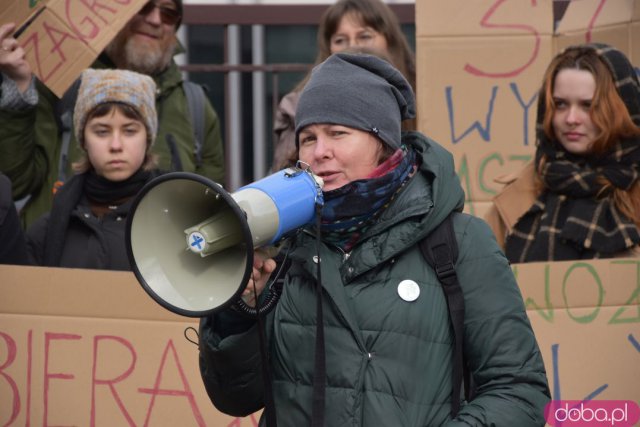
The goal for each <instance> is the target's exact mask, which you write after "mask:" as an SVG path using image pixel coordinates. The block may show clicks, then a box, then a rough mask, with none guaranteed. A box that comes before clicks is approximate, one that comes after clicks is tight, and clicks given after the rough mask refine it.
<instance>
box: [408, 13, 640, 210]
mask: <svg viewBox="0 0 640 427" xmlns="http://www.w3.org/2000/svg"><path fill="white" fill-rule="evenodd" d="M639 4H640V0H621V1H607V2H602V1H601V0H580V1H572V2H571V3H570V5H569V7H568V8H567V9H566V12H565V14H564V15H563V18H562V20H561V22H560V23H559V25H558V28H557V30H556V31H552V30H551V28H552V27H553V2H552V1H551V0H542V1H536V2H531V1H526V0H521V1H519V0H514V1H499V0H497V1H490V2H487V1H483V0H451V1H438V0H416V35H417V39H416V57H417V58H416V59H417V60H416V64H417V76H418V77H417V88H416V95H417V109H418V114H417V115H418V130H420V131H422V132H424V133H425V134H427V135H429V136H431V137H432V138H434V139H435V140H436V141H438V142H439V143H440V144H442V145H443V146H444V147H445V148H447V149H448V150H449V151H451V152H452V153H453V155H454V159H455V162H456V170H457V171H458V173H459V175H460V179H461V182H462V184H463V187H464V190H465V193H466V197H467V202H488V201H490V200H491V198H492V197H493V196H494V195H495V194H496V193H497V192H498V191H500V189H501V188H502V185H500V184H498V183H496V182H495V179H496V178H497V177H499V176H502V175H505V174H510V173H513V172H516V171H518V170H519V169H520V168H521V167H522V166H523V165H524V164H525V163H526V162H527V161H528V160H529V159H531V158H532V156H533V154H534V152H535V121H536V103H537V91H538V90H539V88H540V85H541V83H542V77H543V74H544V71H545V69H546V68H547V66H548V64H549V61H550V60H551V58H552V57H553V55H555V54H556V53H557V52H558V51H560V50H561V49H564V48H565V47H567V46H569V45H572V44H576V43H584V42H587V41H590V42H603V43H609V44H612V45H613V46H615V47H617V48H618V49H620V50H621V51H623V52H625V53H627V54H629V56H630V58H631V59H632V61H634V63H635V65H636V66H638V60H637V59H636V58H640V28H639V27H638V22H633V23H632V22H631V20H632V17H634V16H637V14H638V8H639V7H640V6H638V5H639ZM523 10H527V13H523V12H522V11H523ZM634 19H635V18H634ZM469 211H471V209H469Z"/></svg>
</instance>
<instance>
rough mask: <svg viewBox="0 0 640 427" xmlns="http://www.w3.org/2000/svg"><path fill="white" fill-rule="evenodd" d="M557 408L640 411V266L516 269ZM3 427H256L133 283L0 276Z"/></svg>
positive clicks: (54, 272)
mask: <svg viewBox="0 0 640 427" xmlns="http://www.w3.org/2000/svg"><path fill="white" fill-rule="evenodd" d="M513 270H514V273H515V274H516V276H517V278H518V282H519V285H520V288H521V291H522V295H523V299H524V301H525V304H526V306H527V313H528V315H529V318H530V320H531V323H532V326H533V328H534V332H535V334H536V337H537V339H538V343H539V346H540V349H541V351H542V355H543V358H544V361H545V366H546V369H547V375H548V379H549V385H550V388H551V390H552V394H553V398H554V399H557V400H559V399H564V400H569V399H570V400H582V399H585V398H587V397H590V398H593V399H621V400H634V401H638V400H640V388H639V387H638V385H637V378H640V260H634V259H615V260H596V261H575V262H553V263H532V264H516V265H514V266H513ZM0 277H2V281H1V282H0V295H2V298H0V425H6V426H18V425H95V426H111V425H147V426H150V427H154V426H167V427H168V426H176V425H180V426H192V425H193V426H216V427H219V426H228V427H232V426H233V427H250V426H251V427H256V426H257V422H258V419H259V414H254V415H252V416H250V417H246V418H234V417H229V416H226V415H223V414H220V413H219V412H218V411H216V410H215V408H214V407H213V405H212V404H211V402H210V401H209V398H208V396H207V394H206V391H205V390H204V386H203V384H202V380H201V378H200V373H199V370H198V349H197V347H196V345H195V344H193V343H192V342H190V341H188V340H187V339H186V338H185V333H186V334H187V336H189V337H190V338H191V339H192V340H197V337H196V336H195V333H193V331H192V330H187V328H189V327H194V328H197V322H196V321H195V319H189V318H184V317H180V316H177V315H174V314H173V313H171V312H169V311H166V310H165V309H163V308H161V307H160V306H159V305H158V304H157V303H155V302H154V301H153V300H152V299H151V298H150V297H149V296H148V295H147V294H146V293H144V291H143V290H142V288H141V286H140V285H139V284H138V282H137V281H136V279H135V278H134V276H133V274H132V273H128V272H109V271H91V270H80V269H60V268H41V267H19V266H0Z"/></svg>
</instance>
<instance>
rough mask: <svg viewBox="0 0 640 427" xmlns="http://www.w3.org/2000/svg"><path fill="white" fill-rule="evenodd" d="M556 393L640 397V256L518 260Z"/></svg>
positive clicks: (559, 396)
mask: <svg viewBox="0 0 640 427" xmlns="http://www.w3.org/2000/svg"><path fill="white" fill-rule="evenodd" d="M513 270H514V273H515V274H516V277H517V279H518V284H519V286H520V289H521V291H522V295H523V298H524V301H525V304H526V307H527V313H528V315H529V319H530V320H531V324H532V326H533V329H534V331H535V334H536V338H537V339H538V344H539V346H540V350H541V351H542V355H543V358H544V361H545V367H546V370H547V378H548V380H549V387H550V388H551V393H552V397H553V399H554V400H584V399H598V400H632V401H635V402H639V401H640V387H639V386H638V378H640V344H639V343H640V260H639V259H611V260H590V261H566V262H549V263H530V264H514V265H513Z"/></svg>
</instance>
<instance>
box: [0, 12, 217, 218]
mask: <svg viewBox="0 0 640 427" xmlns="http://www.w3.org/2000/svg"><path fill="white" fill-rule="evenodd" d="M182 11H183V10H182V0H153V1H149V2H148V3H146V4H145V5H144V6H143V7H142V8H141V9H140V11H139V12H138V13H137V14H136V15H134V16H133V17H132V18H131V19H130V20H129V21H128V22H127V24H126V25H125V26H124V28H122V29H121V30H120V32H119V33H118V34H117V35H116V36H115V38H114V39H113V40H112V41H111V42H110V44H109V45H108V46H107V47H106V48H105V50H104V51H103V52H102V54H101V55H100V56H99V57H98V58H97V59H96V61H95V62H94V63H93V64H92V66H91V68H118V69H126V70H131V71H136V72H138V73H142V74H147V75H149V76H151V77H152V78H153V79H154V80H155V83H156V86H157V88H158V92H157V94H156V109H157V111H158V122H159V129H158V139H157V143H156V144H155V145H154V147H153V152H154V153H155V154H157V155H158V162H159V167H160V169H162V170H166V171H170V170H173V171H175V170H182V171H186V172H195V173H198V174H200V175H203V176H206V177H208V178H210V179H213V180H214V181H216V182H218V183H220V184H224V153H223V143H222V137H221V132H220V122H219V119H218V115H217V114H216V112H215V110H214V109H213V106H212V105H211V103H210V102H209V100H208V99H204V102H203V104H204V106H203V109H204V112H203V114H202V115H201V116H200V117H202V118H203V120H202V121H201V122H203V123H200V124H201V125H202V126H197V128H198V129H196V128H195V127H194V123H193V122H194V121H197V120H193V116H194V113H193V112H190V110H189V105H188V100H187V96H186V92H185V87H186V82H184V81H183V79H182V74H181V73H180V70H179V68H178V66H177V64H176V63H175V61H174V59H173V57H174V55H176V54H178V53H181V52H183V49H182V46H181V45H180V43H179V42H178V39H177V36H176V33H177V30H178V28H179V26H180V24H181V22H182ZM15 30H16V27H15V25H14V24H13V23H8V24H4V25H0V73H1V76H2V82H1V86H0V172H4V173H5V174H6V175H7V176H8V177H9V178H10V179H11V181H12V183H13V198H14V200H16V201H17V202H18V204H23V205H24V207H23V208H22V209H21V220H22V225H23V226H24V227H25V228H26V227H28V226H29V225H30V224H31V222H33V221H34V220H35V219H36V218H38V217H39V216H40V215H41V214H43V213H44V212H47V211H48V210H50V208H51V204H52V200H53V196H54V193H55V191H56V190H57V188H59V186H60V185H62V184H63V183H64V181H65V179H68V178H70V177H71V175H72V174H73V170H72V163H73V162H74V161H75V160H77V159H79V158H81V157H82V156H81V154H82V152H81V148H80V146H79V144H77V142H76V141H75V139H74V137H73V131H72V129H69V126H67V125H66V123H69V121H68V117H67V116H68V115H66V116H65V112H67V111H71V113H72V112H73V106H74V105H75V96H76V95H77V87H78V86H79V81H78V82H76V84H74V85H73V86H72V87H71V88H70V89H69V90H68V91H67V93H66V94H65V95H64V96H63V98H62V99H58V98H57V97H56V96H55V95H54V94H53V93H52V92H51V91H50V90H49V89H48V88H47V87H45V86H44V84H42V83H41V82H40V81H39V80H38V79H37V78H35V77H34V76H33V73H32V67H31V65H30V64H29V63H27V61H26V60H25V51H24V50H23V48H22V47H21V46H20V45H19V44H18V41H17V40H16V39H15V38H14V37H13V32H14V31H15ZM198 89H199V88H198ZM201 98H206V97H205V96H203V97H201ZM196 114H197V113H196ZM71 122H72V121H71ZM34 123H35V126H34ZM194 130H196V131H197V132H199V133H200V134H203V135H204V136H203V138H201V139H202V140H201V142H196V141H194ZM67 135H69V139H67V140H66V141H65V138H67Z"/></svg>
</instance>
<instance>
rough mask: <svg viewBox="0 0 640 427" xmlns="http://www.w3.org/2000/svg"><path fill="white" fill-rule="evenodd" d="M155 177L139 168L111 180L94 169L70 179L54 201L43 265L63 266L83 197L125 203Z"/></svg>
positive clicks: (95, 200)
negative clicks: (74, 215)
mask: <svg viewBox="0 0 640 427" xmlns="http://www.w3.org/2000/svg"><path fill="white" fill-rule="evenodd" d="M151 176H152V175H151V173H150V172H148V171H144V170H142V169H139V170H138V172H136V173H135V174H133V175H131V176H130V177H129V178H128V179H126V180H124V181H109V180H108V179H106V178H104V177H101V176H98V175H97V174H96V173H95V171H94V170H93V169H92V170H90V171H88V172H85V173H83V174H79V175H75V176H73V177H72V178H71V179H69V180H68V181H67V182H66V183H65V184H64V185H63V186H62V187H60V189H59V190H58V192H57V193H56V195H55V197H54V198H53V206H52V208H51V214H50V216H49V223H48V226H47V235H46V236H45V242H44V259H43V265H44V266H47V267H58V266H60V258H61V256H62V250H63V248H64V242H65V238H66V234H67V228H68V226H69V220H70V218H71V213H72V212H73V211H74V210H75V209H76V207H77V206H78V204H79V203H80V200H81V199H82V196H86V197H87V199H89V200H91V201H93V202H96V203H99V204H121V203H122V202H124V201H126V200H127V199H130V198H131V197H133V196H135V195H136V194H137V193H138V191H140V189H141V188H142V187H143V186H144V184H145V183H146V182H147V181H148V180H149V179H150V178H151Z"/></svg>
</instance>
